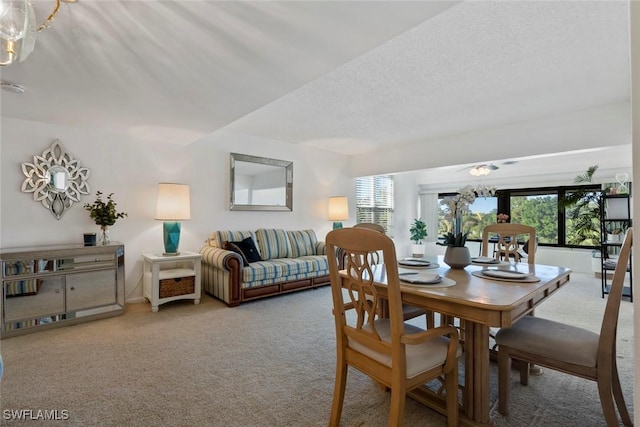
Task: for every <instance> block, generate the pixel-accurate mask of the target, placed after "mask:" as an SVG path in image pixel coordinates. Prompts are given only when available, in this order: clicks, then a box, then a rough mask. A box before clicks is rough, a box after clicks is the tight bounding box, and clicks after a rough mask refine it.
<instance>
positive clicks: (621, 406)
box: [612, 356, 633, 426]
mask: <svg viewBox="0 0 640 427" xmlns="http://www.w3.org/2000/svg"><path fill="white" fill-rule="evenodd" d="M612 368H613V369H612V373H613V379H612V381H613V397H614V398H615V400H616V406H618V412H619V413H620V418H622V423H623V424H624V425H625V426H632V425H633V421H631V417H630V416H629V411H628V410H627V404H626V403H625V401H624V395H623V394H622V387H620V377H619V376H618V365H617V364H616V359H615V356H614V358H613V367H612Z"/></svg>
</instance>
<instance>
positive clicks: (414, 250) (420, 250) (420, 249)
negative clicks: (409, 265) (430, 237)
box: [411, 244, 426, 258]
mask: <svg viewBox="0 0 640 427" xmlns="http://www.w3.org/2000/svg"><path fill="white" fill-rule="evenodd" d="M425 247H426V246H425V245H415V244H414V245H411V256H412V257H414V258H422V257H424V249H425Z"/></svg>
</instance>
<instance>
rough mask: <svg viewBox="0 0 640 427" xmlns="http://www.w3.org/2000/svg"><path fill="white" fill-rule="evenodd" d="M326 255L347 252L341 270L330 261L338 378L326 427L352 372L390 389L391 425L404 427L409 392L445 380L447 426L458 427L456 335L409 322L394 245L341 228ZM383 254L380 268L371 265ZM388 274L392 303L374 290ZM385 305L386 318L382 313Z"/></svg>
mask: <svg viewBox="0 0 640 427" xmlns="http://www.w3.org/2000/svg"><path fill="white" fill-rule="evenodd" d="M325 240H326V245H327V252H328V253H335V252H336V251H337V250H338V249H340V250H342V251H343V252H344V253H345V257H346V263H345V266H344V269H343V270H340V268H339V266H338V259H337V258H335V257H329V274H330V277H331V294H332V298H333V315H334V319H335V327H336V345H337V352H336V353H337V359H336V378H335V389H334V394H333V404H332V407H331V419H330V422H329V425H331V426H338V425H339V424H340V418H341V415H342V408H343V404H344V399H345V389H346V384H347V373H348V368H349V367H352V368H355V369H357V370H359V371H361V372H362V373H364V374H366V375H368V376H370V377H371V378H373V379H374V380H375V381H377V382H379V383H380V384H382V385H384V386H385V387H388V388H389V389H390V390H391V399H390V400H391V401H390V408H389V421H388V425H390V426H402V425H403V420H404V407H405V399H406V394H407V392H409V391H411V390H413V389H415V388H417V387H420V386H422V385H423V384H426V383H427V382H428V381H431V380H433V379H436V378H439V377H441V376H444V394H445V398H446V407H447V410H446V415H447V418H448V425H449V426H456V425H457V424H458V356H459V355H460V346H459V343H458V332H457V331H456V329H455V328H453V327H451V326H440V327H437V328H433V329H429V330H424V329H421V328H418V327H417V326H413V325H409V324H406V323H405V322H404V319H403V314H402V297H401V292H400V279H399V276H398V263H397V259H396V251H395V246H394V244H393V241H392V240H391V239H390V238H389V237H388V236H386V235H384V234H382V233H378V232H374V231H371V230H367V229H362V228H343V229H337V230H333V231H331V232H329V234H327V237H326V239H325ZM372 252H380V253H381V254H382V261H383V264H378V265H375V264H371V262H370V259H371V258H370V254H371V253H372ZM380 268H384V269H385V273H386V279H387V287H388V289H387V294H388V296H387V298H385V300H383V299H382V298H381V297H380V296H379V294H378V292H377V290H376V286H375V285H374V283H373V276H374V271H375V270H376V269H380ZM381 304H387V306H388V307H387V308H388V311H387V312H388V317H387V318H382V317H381V316H380V315H379V313H380V312H381V311H380V306H381Z"/></svg>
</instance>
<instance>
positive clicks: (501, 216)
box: [497, 213, 509, 223]
mask: <svg viewBox="0 0 640 427" xmlns="http://www.w3.org/2000/svg"><path fill="white" fill-rule="evenodd" d="M497 219H498V222H499V223H505V222H507V221H509V215H507V214H504V213H499V214H498V216H497Z"/></svg>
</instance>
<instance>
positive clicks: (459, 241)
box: [436, 233, 469, 248]
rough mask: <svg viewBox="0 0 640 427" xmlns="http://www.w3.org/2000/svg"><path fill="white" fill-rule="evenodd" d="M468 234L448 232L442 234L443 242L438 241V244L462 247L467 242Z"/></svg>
mask: <svg viewBox="0 0 640 427" xmlns="http://www.w3.org/2000/svg"><path fill="white" fill-rule="evenodd" d="M468 234H469V233H458V234H453V233H447V234H445V235H444V236H442V239H443V240H442V242H436V245H440V246H448V247H454V248H462V247H464V245H465V244H466V243H467V236H468Z"/></svg>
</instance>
